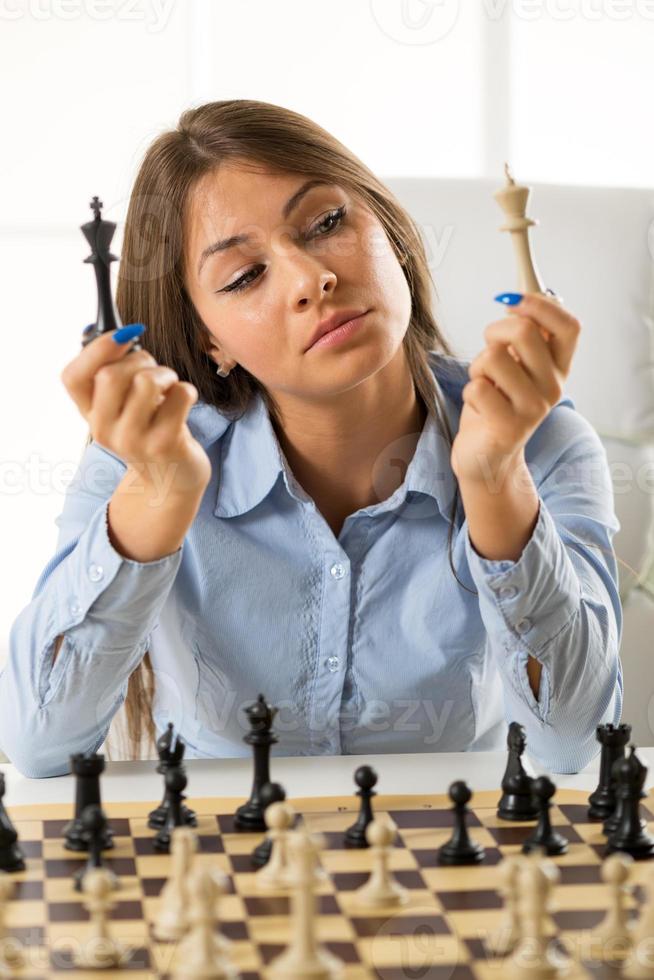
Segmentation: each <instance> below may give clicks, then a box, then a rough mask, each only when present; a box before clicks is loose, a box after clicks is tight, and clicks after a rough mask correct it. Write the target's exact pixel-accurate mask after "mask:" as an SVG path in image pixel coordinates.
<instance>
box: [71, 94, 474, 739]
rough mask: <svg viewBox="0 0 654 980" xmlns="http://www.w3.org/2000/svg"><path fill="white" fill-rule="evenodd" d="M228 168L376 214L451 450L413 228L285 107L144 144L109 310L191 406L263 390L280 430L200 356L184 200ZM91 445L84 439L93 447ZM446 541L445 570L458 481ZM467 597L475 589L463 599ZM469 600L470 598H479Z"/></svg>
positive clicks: (143, 724) (194, 114) (242, 106)
mask: <svg viewBox="0 0 654 980" xmlns="http://www.w3.org/2000/svg"><path fill="white" fill-rule="evenodd" d="M228 159H238V160H244V161H247V160H249V161H252V162H254V163H256V164H258V165H264V166H265V167H266V168H267V169H268V170H269V171H271V172H273V173H282V174H288V173H292V174H294V175H295V174H297V175H306V176H307V177H320V178H322V179H327V180H328V181H330V182H333V183H336V184H339V185H340V186H342V187H344V188H345V189H347V190H349V191H351V192H352V193H353V194H354V195H355V196H357V197H358V198H359V199H360V200H361V201H362V202H363V203H364V205H367V207H368V208H369V209H370V210H371V211H372V212H374V214H375V215H376V216H377V218H378V219H379V221H380V223H381V224H382V226H383V228H384V230H385V232H386V234H387V236H388V239H389V241H390V242H391V245H392V247H393V249H394V251H395V253H396V255H397V257H398V261H400V262H401V263H402V267H403V269H404V274H405V276H406V279H407V283H408V285H409V289H410V292H411V298H412V303H411V316H410V322H409V326H408V329H407V332H406V334H405V337H404V340H403V345H404V350H405V354H406V357H407V361H408V364H409V368H410V370H411V374H412V376H413V380H414V384H415V386H416V390H417V394H418V396H419V398H421V399H422V401H423V403H424V405H425V408H426V409H427V411H431V410H432V406H433V405H434V404H435V405H436V407H437V414H438V416H440V420H441V425H442V429H443V432H444V435H445V437H446V439H447V440H448V443H449V445H451V444H452V440H453V436H452V433H451V431H450V427H449V424H448V419H447V416H446V414H445V410H444V406H443V404H442V401H441V394H440V391H439V387H438V385H437V384H436V382H435V379H434V376H433V373H432V369H431V367H430V364H429V360H428V355H429V352H430V351H436V352H439V353H443V354H446V355H450V356H453V351H452V349H451V347H450V345H449V343H448V342H447V340H446V339H445V337H444V336H443V334H442V333H441V331H440V329H439V327H438V325H437V323H436V320H435V318H434V316H433V314H432V309H431V295H430V288H431V284H432V280H431V273H430V270H429V266H428V263H427V258H426V255H425V249H424V245H423V242H422V238H421V236H420V232H419V230H418V227H417V225H416V224H415V222H414V221H413V219H412V218H411V216H410V215H409V214H408V212H407V211H405V210H404V208H403V207H402V206H401V205H400V203H399V202H398V201H397V200H396V198H395V197H394V196H393V194H392V193H391V191H389V190H388V189H387V188H386V187H385V186H384V185H383V184H382V183H381V181H380V180H379V179H378V178H377V177H375V175H374V174H373V173H371V171H370V170H368V168H367V167H366V166H365V165H364V164H363V163H362V162H361V161H360V160H359V159H357V157H356V156H354V154H353V153H351V152H350V150H348V149H347V148H346V147H345V146H343V145H342V144H341V143H340V142H339V141H338V140H337V139H335V137H333V136H332V135H330V133H328V132H327V131H326V130H324V129H322V128H321V127H320V126H319V125H318V124H317V123H315V122H313V121H312V120H310V119H308V118H307V117H305V116H303V115H300V114H299V113H297V112H293V111H291V110H290V109H285V108H283V107H282V106H277V105H272V104H270V103H267V102H258V101H253V100H250V99H229V100H224V101H220V102H210V103H207V104H206V105H201V106H199V107H197V108H194V109H188V110H186V111H185V112H183V113H182V115H181V116H180V119H179V122H178V124H177V127H176V128H175V129H173V130H170V131H168V132H164V133H162V134H160V135H159V136H158V137H157V138H156V139H155V140H154V142H153V143H152V144H151V145H150V147H149V149H148V150H147V152H146V155H145V158H144V160H143V162H142V164H141V167H140V170H139V173H138V175H137V177H136V181H135V183H134V187H133V190H132V194H131V198H130V203H129V209H128V212H127V218H126V222H125V233H124V239H123V245H122V250H121V262H120V267H119V274H118V285H117V294H116V305H117V307H118V311H119V314H120V316H121V319H122V321H123V323H133V322H140V323H145V324H147V327H148V329H147V331H146V333H145V334H144V336H143V337H142V338H141V343H142V346H143V347H144V348H146V349H147V350H149V351H150V353H151V354H152V355H153V356H154V358H155V359H156V360H157V362H158V363H160V364H166V365H168V366H169V367H171V368H173V370H175V371H176V372H177V374H178V376H179V379H180V380H181V381H190V382H191V383H192V384H194V385H195V387H196V388H197V390H198V400H199V401H203V402H206V403H207V404H209V405H214V406H215V407H216V408H217V409H218V410H219V411H220V412H221V413H223V414H225V415H226V416H227V417H229V418H230V419H232V420H233V419H235V418H237V417H238V416H240V415H241V414H242V413H243V412H244V411H245V409H246V408H247V406H248V404H249V402H250V400H251V398H252V397H253V396H254V395H255V394H256V393H257V392H259V393H260V394H261V396H262V398H263V400H264V402H265V404H266V406H267V408H268V411H269V413H270V415H271V418H272V419H273V420H275V421H276V422H277V423H279V418H278V416H277V413H276V412H275V405H274V403H273V401H272V400H271V398H270V396H269V394H268V392H267V390H266V389H265V387H264V386H263V385H262V384H261V383H260V382H259V381H258V380H257V378H255V377H254V376H253V375H252V374H250V373H249V372H248V371H247V370H245V368H243V367H242V366H241V365H238V364H237V365H236V366H235V367H234V368H233V369H232V371H231V372H230V374H229V375H228V377H226V378H221V377H219V376H217V375H216V364H215V362H214V361H213V359H212V358H211V357H210V355H209V354H208V353H206V351H207V350H208V347H205V342H206V341H207V340H208V338H209V332H208V330H207V328H206V326H205V324H204V323H203V322H202V320H201V318H200V317H199V315H198V313H197V311H196V310H195V308H194V306H193V304H192V303H191V301H190V299H189V297H188V295H187V292H186V289H185V286H184V278H183V277H184V234H183V229H184V225H185V217H186V215H187V206H188V201H189V197H190V191H191V190H192V188H193V187H194V186H195V185H196V183H197V182H198V181H199V180H200V178H202V177H203V176H204V175H205V174H207V173H209V172H210V171H212V170H215V169H216V168H217V167H219V165H220V164H221V163H222V162H223V161H225V160H228ZM89 441H90V440H89ZM455 486H456V493H455V495H454V500H453V503H452V514H451V522H450V528H449V534H448V555H449V560H450V567H451V568H452V571H453V572H454V575H455V577H456V578H457V581H459V583H460V584H461V585H462V586H463V588H467V586H465V585H464V584H463V583H462V582H460V580H459V579H458V577H457V576H456V571H455V569H454V565H453V563H452V555H451V542H452V532H453V522H454V517H455V515H456V510H457V498H458V483H456V480H455ZM468 591H472V590H468ZM475 594H476V593H475ZM153 690H154V684H153V676H152V667H151V664H150V658H149V656H148V654H147V653H146V655H145V656H144V658H143V661H142V662H141V664H140V665H139V667H138V668H137V669H136V670H135V671H134V672H133V674H132V675H131V677H130V681H129V686H128V692H127V698H126V703H125V709H126V721H127V736H128V740H129V744H130V752H131V755H132V757H134V758H137V757H138V755H139V753H140V749H141V746H142V741H143V735H144V733H145V734H146V737H147V739H148V741H149V742H150V743H151V742H152V740H153V735H154V722H153V719H152V711H151V704H152V695H153Z"/></svg>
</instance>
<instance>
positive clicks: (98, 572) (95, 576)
mask: <svg viewBox="0 0 654 980" xmlns="http://www.w3.org/2000/svg"><path fill="white" fill-rule="evenodd" d="M103 575H104V569H103V567H102V565H89V578H90V579H91V581H92V582H99V581H100V579H101V578H102V576H103Z"/></svg>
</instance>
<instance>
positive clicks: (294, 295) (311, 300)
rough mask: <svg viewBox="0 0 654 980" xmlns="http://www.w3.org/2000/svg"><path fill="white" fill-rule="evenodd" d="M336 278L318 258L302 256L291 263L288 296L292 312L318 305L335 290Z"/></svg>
mask: <svg viewBox="0 0 654 980" xmlns="http://www.w3.org/2000/svg"><path fill="white" fill-rule="evenodd" d="M337 282H338V278H337V276H336V273H335V272H334V271H333V270H332V269H327V268H325V267H324V265H323V264H322V262H321V260H320V258H316V259H313V258H310V257H307V256H304V257H303V258H301V259H300V260H299V261H298V260H296V261H294V262H293V263H292V271H291V272H289V296H290V298H291V306H292V308H293V309H294V310H298V309H303V308H305V307H307V306H311V305H312V304H318V305H319V304H320V302H321V300H322V299H323V297H324V296H325V295H329V294H330V293H332V292H333V291H334V289H335V288H336V283H337Z"/></svg>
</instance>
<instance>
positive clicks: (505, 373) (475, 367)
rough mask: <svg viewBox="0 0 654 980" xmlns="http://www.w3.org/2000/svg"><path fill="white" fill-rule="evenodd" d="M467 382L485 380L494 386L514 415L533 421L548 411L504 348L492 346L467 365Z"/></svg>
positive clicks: (529, 381) (541, 396) (529, 380)
mask: <svg viewBox="0 0 654 980" xmlns="http://www.w3.org/2000/svg"><path fill="white" fill-rule="evenodd" d="M468 373H469V375H470V378H471V379H474V378H487V379H489V380H490V381H492V382H494V383H495V385H497V387H498V388H499V389H501V392H502V394H503V395H504V396H505V398H507V399H508V400H509V402H510V403H511V405H512V406H513V409H514V411H515V413H516V414H517V415H520V416H522V417H523V418H526V419H532V418H534V417H535V416H537V415H542V414H543V413H544V412H545V411H547V408H548V406H547V403H546V401H545V398H544V396H543V395H542V394H541V393H540V391H538V389H537V388H536V387H535V386H534V384H533V382H532V381H531V379H530V378H529V376H528V375H527V374H526V372H525V370H524V368H523V367H522V365H521V364H518V363H517V362H516V361H514V359H513V358H512V357H511V355H510V354H509V352H508V350H507V349H506V347H505V345H504V344H491V345H490V346H489V347H487V348H486V350H485V351H483V352H482V353H481V354H480V356H479V357H478V358H476V359H475V360H474V361H473V362H472V363H471V365H470V368H469V371H468Z"/></svg>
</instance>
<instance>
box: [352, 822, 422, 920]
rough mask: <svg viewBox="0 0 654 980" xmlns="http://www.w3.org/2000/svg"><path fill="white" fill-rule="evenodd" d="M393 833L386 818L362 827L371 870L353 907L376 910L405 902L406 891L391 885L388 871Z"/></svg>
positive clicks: (359, 890)
mask: <svg viewBox="0 0 654 980" xmlns="http://www.w3.org/2000/svg"><path fill="white" fill-rule="evenodd" d="M396 831H397V827H396V826H395V824H394V823H393V821H392V820H391V818H390V817H388V818H386V819H383V818H381V817H376V818H375V819H374V820H372V821H371V822H370V823H369V824H368V826H367V827H366V838H367V840H368V843H369V844H370V846H371V848H372V860H373V868H372V871H371V873H370V877H369V878H368V880H367V882H366V883H365V884H364V885H362V886H361V888H357V890H356V892H355V897H356V903H357V905H361V906H364V907H365V908H378V907H380V906H385V905H403V904H404V903H405V902H406V901H408V898H409V893H408V891H407V889H406V888H403V887H402V885H400V884H398V883H397V881H395V878H394V877H393V875H392V873H391V872H390V871H389V868H388V862H389V858H390V855H391V848H392V846H393V841H394V840H395V833H396Z"/></svg>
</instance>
